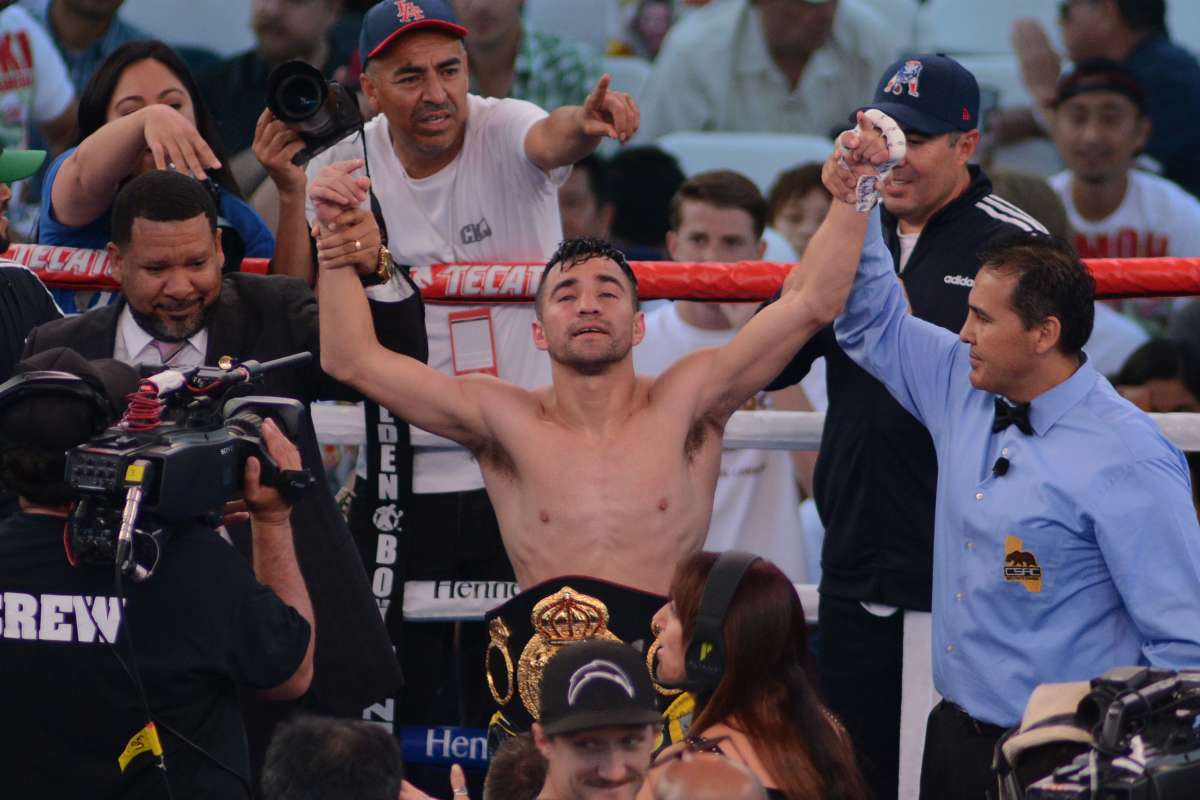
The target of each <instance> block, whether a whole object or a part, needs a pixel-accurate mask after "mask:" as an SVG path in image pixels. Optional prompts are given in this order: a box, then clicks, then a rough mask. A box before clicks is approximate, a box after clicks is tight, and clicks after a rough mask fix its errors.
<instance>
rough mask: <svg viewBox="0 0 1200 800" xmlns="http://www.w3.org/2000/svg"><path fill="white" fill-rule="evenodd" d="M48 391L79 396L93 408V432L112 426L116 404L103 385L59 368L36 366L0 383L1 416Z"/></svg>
mask: <svg viewBox="0 0 1200 800" xmlns="http://www.w3.org/2000/svg"><path fill="white" fill-rule="evenodd" d="M46 394H57V395H63V396H66V397H76V398H78V399H80V400H83V401H84V402H85V403H87V404H88V407H89V408H90V409H91V412H92V432H93V433H99V432H100V431H102V430H104V429H105V428H106V427H108V424H109V422H110V421H111V420H112V418H113V411H114V409H113V407H112V405H111V404H110V403H109V400H108V394H107V392H106V391H105V389H104V387H103V385H101V386H99V387H98V386H96V384H95V382H94V381H91V380H88V379H87V378H81V377H79V376H78V375H72V374H71V373H69V372H60V371H57V370H34V371H32V372H22V373H20V374H18V375H15V376H13V377H12V378H9V379H8V380H7V381H5V382H4V383H0V416H3V415H4V414H6V413H8V411H9V409H10V408H11V407H12V406H14V405H16V404H17V403H20V402H21V401H23V400H28V399H31V398H34V397H39V396H43V395H46Z"/></svg>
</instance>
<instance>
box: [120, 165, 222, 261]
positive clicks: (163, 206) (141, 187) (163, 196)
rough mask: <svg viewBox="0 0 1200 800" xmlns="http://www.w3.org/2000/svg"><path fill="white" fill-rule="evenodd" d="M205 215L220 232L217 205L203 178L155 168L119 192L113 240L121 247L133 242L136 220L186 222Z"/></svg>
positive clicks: (214, 228) (213, 228)
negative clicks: (197, 178)
mask: <svg viewBox="0 0 1200 800" xmlns="http://www.w3.org/2000/svg"><path fill="white" fill-rule="evenodd" d="M201 214H203V215H204V216H206V217H208V226H209V228H210V229H211V230H213V231H216V230H217V206H216V203H214V202H213V198H212V194H211V193H210V192H209V190H208V189H206V188H204V185H203V184H202V183H200V181H198V180H196V179H195V178H193V177H191V176H190V175H184V174H183V173H182V172H176V171H174V170H166V169H156V170H151V171H150V172H146V173H144V174H142V175H139V176H138V177H136V178H134V179H133V180H131V181H130V182H129V183H127V184H125V186H124V187H122V188H121V191H119V192H117V199H116V200H114V201H113V210H112V240H113V242H115V243H116V244H117V245H118V246H121V245H126V244H129V241H130V238H131V237H132V236H133V221H134V220H135V219H139V218H141V219H147V220H150V221H151V222H182V221H183V220H186V219H192V218H193V217H198V216H200V215H201Z"/></svg>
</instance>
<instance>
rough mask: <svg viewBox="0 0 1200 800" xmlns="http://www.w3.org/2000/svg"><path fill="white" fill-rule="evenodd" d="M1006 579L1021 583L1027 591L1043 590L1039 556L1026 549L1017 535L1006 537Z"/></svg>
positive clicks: (1036, 591)
mask: <svg viewBox="0 0 1200 800" xmlns="http://www.w3.org/2000/svg"><path fill="white" fill-rule="evenodd" d="M1004 580H1005V581H1006V582H1016V583H1020V584H1021V585H1022V586H1024V587H1025V591H1027V592H1033V593H1034V594H1036V593H1038V592H1040V591H1042V567H1041V565H1040V564H1038V560H1037V556H1035V555H1034V554H1033V553H1031V552H1029V551H1027V550H1025V549H1024V543H1023V542H1022V541H1021V540H1020V539H1018V538H1017V537H1016V536H1011V535H1010V536H1006V537H1004Z"/></svg>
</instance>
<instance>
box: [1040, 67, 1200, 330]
mask: <svg viewBox="0 0 1200 800" xmlns="http://www.w3.org/2000/svg"><path fill="white" fill-rule="evenodd" d="M1051 129H1052V133H1053V136H1054V141H1055V144H1056V145H1057V146H1058V149H1059V152H1060V153H1062V157H1063V160H1064V161H1065V162H1066V163H1067V166H1068V169H1067V171H1066V172H1063V173H1061V174H1059V175H1055V176H1054V177H1053V178H1051V179H1050V184H1051V186H1053V187H1054V189H1055V191H1057V192H1058V195H1059V197H1061V198H1062V201H1063V205H1064V206H1066V209H1067V215H1068V218H1069V220H1070V222H1071V226H1072V227H1073V228H1074V229H1075V235H1074V245H1075V249H1076V250H1077V251H1078V253H1079V255H1080V257H1082V258H1142V257H1155V256H1197V255H1200V201H1197V200H1196V199H1195V198H1194V197H1192V196H1191V195H1189V194H1188V193H1187V192H1185V191H1184V190H1183V189H1182V188H1180V187H1179V186H1177V185H1176V184H1174V183H1172V182H1171V181H1169V180H1166V179H1165V178H1161V177H1159V176H1157V175H1151V174H1150V173H1147V172H1142V171H1140V170H1138V169H1136V168H1135V165H1134V163H1135V160H1136V158H1137V156H1138V154H1139V153H1140V152H1141V151H1142V149H1143V148H1144V147H1145V145H1146V142H1147V141H1148V140H1149V137H1150V133H1151V130H1150V129H1151V125H1150V120H1149V117H1148V116H1147V115H1146V105H1145V92H1144V90H1143V88H1142V85H1141V83H1139V82H1138V81H1137V79H1136V78H1134V77H1133V75H1132V73H1131V72H1129V70H1128V69H1127V68H1126V67H1124V66H1122V65H1120V64H1118V63H1117V62H1115V61H1110V60H1107V59H1091V60H1087V61H1083V62H1080V64H1079V65H1078V66H1077V67H1076V68H1075V70H1074V71H1073V72H1071V73H1069V74H1068V75H1066V76H1065V77H1064V78H1063V79H1062V81H1061V82H1060V83H1059V88H1058V95H1057V97H1056V99H1055V107H1054V114H1053V120H1052V125H1051ZM1171 307H1172V304H1171V303H1170V302H1167V301H1162V300H1127V301H1124V302H1123V303H1122V310H1123V311H1124V312H1125V313H1127V314H1132V315H1133V316H1135V317H1136V318H1137V319H1138V320H1139V321H1140V322H1142V324H1143V325H1145V326H1146V327H1147V328H1148V329H1149V330H1150V332H1151V333H1155V332H1157V331H1158V330H1159V329H1161V327H1162V325H1163V323H1164V321H1165V319H1166V317H1167V315H1168V314H1169V312H1170V309H1171Z"/></svg>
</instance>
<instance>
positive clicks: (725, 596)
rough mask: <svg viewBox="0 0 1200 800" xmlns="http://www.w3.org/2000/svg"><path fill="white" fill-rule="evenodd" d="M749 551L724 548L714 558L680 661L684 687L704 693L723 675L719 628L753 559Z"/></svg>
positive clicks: (723, 661)
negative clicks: (682, 660) (685, 683)
mask: <svg viewBox="0 0 1200 800" xmlns="http://www.w3.org/2000/svg"><path fill="white" fill-rule="evenodd" d="M759 560H761V559H760V558H759V556H756V555H754V554H753V553H747V552H744V551H742V550H727V551H725V552H724V553H721V555H720V556H718V557H717V561H716V563H715V564H713V567H712V570H711V571H710V572H709V573H708V580H707V581H705V582H704V592H703V594H701V595H700V608H699V609H698V610H697V611H696V625H695V627H694V629H693V630H692V640H691V641H690V642H689V643H688V647H687V653H685V655H684V664H685V668H686V670H687V687H686V688H687V689H688V690H689V691H691V692H695V693H697V694H707V693H709V692H711V691H712V690H714V689H716V688H717V684H718V683H720V682H721V676H722V675H724V674H725V640H724V636H723V632H722V630H721V629H722V627H723V625H724V622H725V615H726V614H727V613H728V612H729V604H730V603H731V602H732V601H733V595H734V593H735V592H736V591H737V588H738V586H739V585H740V584H741V582H742V577H743V576H744V575H745V574H746V571H747V570H749V569H750V567H751V565H753V564H754V562H755V561H759Z"/></svg>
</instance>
